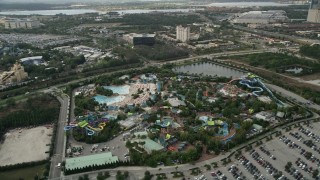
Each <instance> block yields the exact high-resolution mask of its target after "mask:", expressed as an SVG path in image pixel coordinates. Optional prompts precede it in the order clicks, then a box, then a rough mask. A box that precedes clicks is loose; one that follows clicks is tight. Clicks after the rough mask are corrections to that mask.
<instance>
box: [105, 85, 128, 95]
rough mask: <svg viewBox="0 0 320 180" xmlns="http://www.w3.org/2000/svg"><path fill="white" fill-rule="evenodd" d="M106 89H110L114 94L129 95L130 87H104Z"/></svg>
mask: <svg viewBox="0 0 320 180" xmlns="http://www.w3.org/2000/svg"><path fill="white" fill-rule="evenodd" d="M103 88H105V89H110V90H112V91H113V93H117V94H129V89H130V86H129V85H124V86H103Z"/></svg>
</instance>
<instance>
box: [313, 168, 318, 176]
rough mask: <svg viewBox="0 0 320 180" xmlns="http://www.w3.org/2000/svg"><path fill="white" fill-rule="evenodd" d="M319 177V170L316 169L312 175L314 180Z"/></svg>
mask: <svg viewBox="0 0 320 180" xmlns="http://www.w3.org/2000/svg"><path fill="white" fill-rule="evenodd" d="M318 175H319V170H318V169H315V170H314V171H313V173H312V177H313V178H316V177H317V176H318Z"/></svg>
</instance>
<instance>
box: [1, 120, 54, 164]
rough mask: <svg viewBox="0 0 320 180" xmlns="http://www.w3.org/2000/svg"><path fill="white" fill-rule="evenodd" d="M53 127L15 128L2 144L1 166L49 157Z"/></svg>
mask: <svg viewBox="0 0 320 180" xmlns="http://www.w3.org/2000/svg"><path fill="white" fill-rule="evenodd" d="M52 130H53V129H52V127H49V126H48V127H45V126H39V127H35V128H31V129H28V128H22V129H20V128H19V129H13V130H10V131H9V132H7V133H6V134H5V140H4V142H3V143H2V144H0V164H1V166H5V165H10V164H18V163H23V162H31V161H40V160H44V159H46V158H48V156H49V154H48V153H45V152H46V151H49V147H50V146H47V144H50V141H51V135H52Z"/></svg>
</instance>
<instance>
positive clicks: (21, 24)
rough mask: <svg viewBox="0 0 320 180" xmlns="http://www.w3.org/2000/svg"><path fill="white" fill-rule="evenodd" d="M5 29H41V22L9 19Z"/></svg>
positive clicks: (6, 21)
mask: <svg viewBox="0 0 320 180" xmlns="http://www.w3.org/2000/svg"><path fill="white" fill-rule="evenodd" d="M4 27H5V29H32V28H38V27H40V22H39V21H37V20H31V19H17V18H8V19H6V20H5V23H4Z"/></svg>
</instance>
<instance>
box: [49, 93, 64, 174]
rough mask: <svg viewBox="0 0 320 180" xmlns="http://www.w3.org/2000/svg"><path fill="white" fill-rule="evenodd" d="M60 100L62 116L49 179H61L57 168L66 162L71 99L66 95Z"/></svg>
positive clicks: (59, 98) (60, 116)
mask: <svg viewBox="0 0 320 180" xmlns="http://www.w3.org/2000/svg"><path fill="white" fill-rule="evenodd" d="M58 100H59V101H60V103H61V106H60V115H59V121H58V126H57V133H56V140H55V144H54V150H53V156H52V157H51V168H50V171H49V179H55V178H59V177H61V175H62V172H61V169H60V168H58V167H57V164H58V163H61V162H62V161H63V160H64V156H65V151H64V149H65V143H66V141H65V133H64V129H63V128H64V126H65V123H66V119H67V118H68V107H69V97H68V96H67V95H65V94H62V95H61V97H58Z"/></svg>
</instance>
